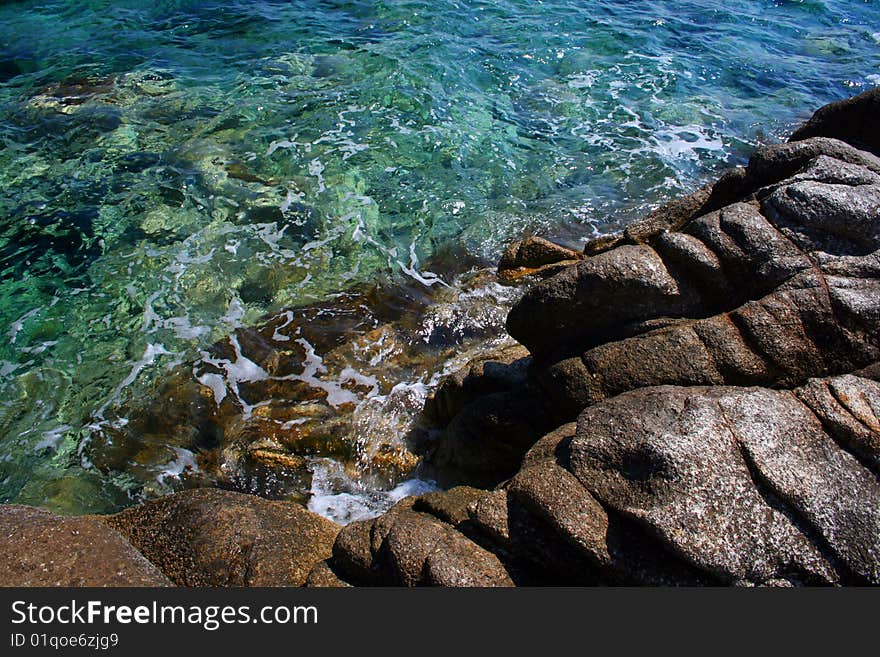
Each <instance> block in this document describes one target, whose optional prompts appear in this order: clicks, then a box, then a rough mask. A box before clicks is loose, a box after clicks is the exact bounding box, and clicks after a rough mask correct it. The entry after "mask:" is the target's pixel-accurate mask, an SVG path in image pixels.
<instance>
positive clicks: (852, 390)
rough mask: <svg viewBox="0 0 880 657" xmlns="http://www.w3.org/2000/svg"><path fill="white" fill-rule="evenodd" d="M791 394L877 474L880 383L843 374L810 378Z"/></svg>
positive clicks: (879, 446)
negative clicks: (825, 377) (795, 395)
mask: <svg viewBox="0 0 880 657" xmlns="http://www.w3.org/2000/svg"><path fill="white" fill-rule="evenodd" d="M795 394H797V396H798V398H799V399H800V400H801V401H802V402H804V403H805V404H806V405H807V406H809V407H810V409H811V410H812V411H813V413H815V414H816V416H817V417H818V418H819V419H820V420H821V421H822V425H823V426H824V427H825V429H826V430H827V431H828V432H829V434H830V435H831V436H832V437H833V438H834V439H835V440H836V441H837V442H839V443H840V444H841V445H843V446H845V447H846V448H847V449H849V450H850V451H851V452H852V453H853V454H854V455H856V456H857V457H859V458H860V459H861V460H862V462H863V463H865V464H866V465H867V466H868V467H870V468H871V469H872V470H873V471H874V473H875V474H876V475H878V476H880V419H878V418H880V384H878V383H877V382H876V381H872V380H869V379H865V378H859V377H855V376H851V375H846V376H840V377H835V378H832V379H827V380H824V379H814V380H812V381H810V382H809V383H808V384H807V385H805V386H803V387H802V388H798V389H797V390H796V391H795Z"/></svg>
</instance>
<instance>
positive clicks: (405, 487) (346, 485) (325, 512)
mask: <svg viewBox="0 0 880 657" xmlns="http://www.w3.org/2000/svg"><path fill="white" fill-rule="evenodd" d="M436 490H438V487H437V484H436V483H435V482H433V481H426V480H423V479H409V480H407V481H404V482H402V483H400V484H398V485H397V486H395V487H394V488H392V489H391V490H376V489H370V488H367V487H365V486H364V485H363V484H362V483H360V482H356V481H354V480H352V479H351V478H350V477H348V476H347V475H346V474H345V473H344V471H343V470H342V468H341V467H340V466H339V464H337V463H334V462H333V461H328V460H326V459H321V460H318V461H316V462H315V463H314V464H313V466H312V488H311V499H310V500H309V505H308V508H309V510H310V511H312V512H314V513H317V514H319V515H322V516H324V517H325V518H329V519H330V520H332V521H333V522H336V523H338V524H341V525H346V524H348V523H351V522H357V521H358V520H367V519H369V518H375V517H376V516H378V515H381V514H382V513H384V512H385V511H387V510H388V509H390V508H391V507H392V506H394V504H396V503H397V502H399V501H400V500H402V499H403V498H405V497H409V496H411V495H421V494H424V493H430V492H432V491H436Z"/></svg>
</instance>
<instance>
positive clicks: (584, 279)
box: [507, 246, 696, 355]
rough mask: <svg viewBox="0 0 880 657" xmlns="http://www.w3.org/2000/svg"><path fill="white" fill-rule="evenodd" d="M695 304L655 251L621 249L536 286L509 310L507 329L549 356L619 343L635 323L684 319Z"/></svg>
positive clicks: (635, 248) (642, 247) (589, 260)
mask: <svg viewBox="0 0 880 657" xmlns="http://www.w3.org/2000/svg"><path fill="white" fill-rule="evenodd" d="M695 302H696V300H695V299H694V298H692V297H691V296H689V295H688V294H687V291H686V290H682V289H681V288H680V287H679V285H678V282H677V281H676V279H675V278H674V277H673V276H672V275H671V274H670V272H669V271H668V270H667V268H666V265H665V263H664V262H663V260H662V259H661V258H660V256H659V255H657V253H656V251H654V250H653V249H651V248H650V247H647V246H621V247H618V248H616V249H614V250H612V251H608V252H606V253H602V254H599V255H597V256H595V257H593V258H589V259H588V260H585V261H584V262H582V263H580V264H578V265H577V266H576V267H569V268H568V269H566V270H565V271H563V272H561V273H559V274H557V275H556V276H553V277H552V278H550V279H547V280H546V281H542V282H540V283H538V284H537V285H534V286H533V287H532V288H530V289H529V290H528V291H527V292H526V294H525V295H524V296H523V298H522V299H521V300H520V302H519V303H518V304H517V305H516V306H514V307H513V309H512V310H511V311H510V315H508V318H507V330H508V331H509V332H510V334H511V335H512V336H513V337H514V338H516V339H517V340H519V341H520V342H521V343H522V344H524V345H525V346H526V347H528V348H529V350H530V351H531V352H532V353H533V354H540V355H545V354H547V353H548V352H551V351H553V350H555V349H559V348H560V347H562V346H565V345H587V344H590V343H594V344H595V343H598V342H601V341H605V340H610V339H614V338H615V337H617V336H619V335H620V333H621V330H622V329H623V328H625V327H626V326H627V325H628V324H631V323H635V322H640V321H644V320H646V319H651V318H654V317H658V316H664V315H666V316H670V315H671V316H681V315H682V314H686V312H687V311H688V310H691V309H693V308H694V306H695Z"/></svg>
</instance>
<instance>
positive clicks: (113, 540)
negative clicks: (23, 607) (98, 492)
mask: <svg viewBox="0 0 880 657" xmlns="http://www.w3.org/2000/svg"><path fill="white" fill-rule="evenodd" d="M170 585H171V582H169V581H168V578H167V577H165V575H163V574H162V572H161V571H160V570H159V569H158V568H157V567H156V566H155V565H153V564H152V563H150V562H149V561H148V560H147V559H146V558H145V557H144V556H143V555H142V554H140V553H139V552H138V551H137V550H136V549H135V548H134V547H133V546H132V545H131V544H130V543H129V542H128V541H127V540H125V538H124V537H123V536H122V534H120V533H119V532H117V531H116V530H115V529H113V528H112V527H110V526H108V525H107V524H105V523H104V522H103V521H102V520H101V518H100V517H98V516H81V517H76V518H69V517H63V516H57V515H55V514H53V513H50V512H49V511H46V510H44V509H37V508H34V507H28V506H19V505H10V504H4V505H0V586H77V587H79V586H170Z"/></svg>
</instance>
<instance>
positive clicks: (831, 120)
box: [790, 87, 880, 153]
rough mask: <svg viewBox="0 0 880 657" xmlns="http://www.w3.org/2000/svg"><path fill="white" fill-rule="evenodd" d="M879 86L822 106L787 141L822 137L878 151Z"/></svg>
mask: <svg viewBox="0 0 880 657" xmlns="http://www.w3.org/2000/svg"><path fill="white" fill-rule="evenodd" d="M878 116H880V87H878V88H874V89H871V90H870V91H866V92H865V93H863V94H860V95H858V96H854V97H852V98H847V99H845V100H840V101H837V102H835V103H831V104H830V105H825V106H824V107H822V108H820V109H819V110H817V111H816V113H815V114H813V116H812V118H811V119H810V120H809V121H807V123H806V124H805V125H804V126H802V127H801V128H800V129H798V130H796V131H795V133H794V134H793V135H792V136H791V140H790V141H800V140H802V139H808V138H810V137H816V136H823V137H834V138H836V139H841V140H843V141H845V142H847V143H850V144H853V145H854V146H857V147H859V148H865V149H867V150H869V151H873V152H874V153H880V122H878V121H877V117H878Z"/></svg>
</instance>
